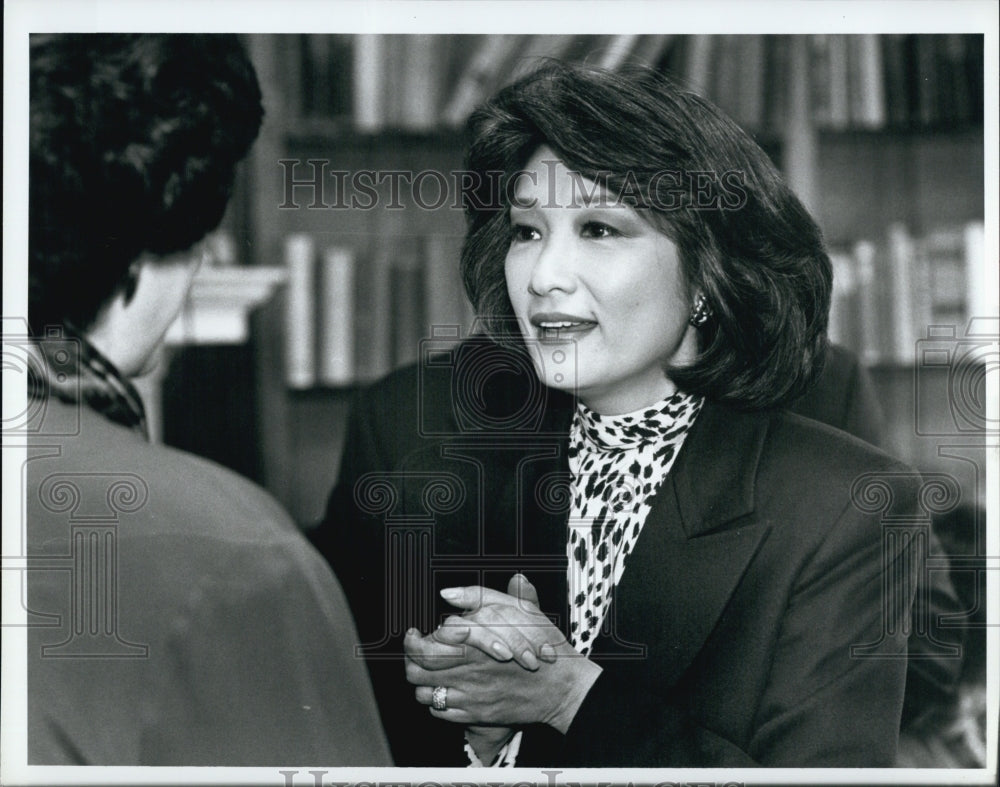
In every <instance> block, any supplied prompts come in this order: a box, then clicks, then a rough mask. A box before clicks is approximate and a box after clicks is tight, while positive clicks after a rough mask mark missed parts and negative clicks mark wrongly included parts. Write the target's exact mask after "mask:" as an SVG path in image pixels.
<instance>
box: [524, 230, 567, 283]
mask: <svg viewBox="0 0 1000 787" xmlns="http://www.w3.org/2000/svg"><path fill="white" fill-rule="evenodd" d="M574 260H575V253H574V250H573V244H572V242H571V241H568V240H560V239H559V238H555V237H552V236H550V237H549V238H547V239H546V240H545V241H544V242H543V243H542V244H541V248H540V249H539V252H538V256H536V257H535V260H534V264H533V265H532V268H531V279H530V280H529V281H528V289H529V290H530V291H531V293H532V294H533V295H548V294H549V293H551V292H556V291H559V292H566V293H570V292H573V290H575V289H576V271H575V263H574Z"/></svg>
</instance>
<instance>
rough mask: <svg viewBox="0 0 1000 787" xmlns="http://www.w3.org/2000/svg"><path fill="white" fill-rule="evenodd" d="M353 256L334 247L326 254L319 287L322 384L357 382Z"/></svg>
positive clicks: (320, 373) (349, 251) (351, 253)
mask: <svg viewBox="0 0 1000 787" xmlns="http://www.w3.org/2000/svg"><path fill="white" fill-rule="evenodd" d="M354 273H355V264H354V254H353V252H351V250H350V249H344V248H338V247H332V248H329V249H327V250H326V251H325V252H324V254H323V269H322V276H321V288H320V303H321V315H320V345H319V346H320V357H319V381H320V382H321V383H323V384H324V385H331V386H338V385H350V384H351V383H352V382H354V378H355V375H354V302H355V298H354V278H355V276H354Z"/></svg>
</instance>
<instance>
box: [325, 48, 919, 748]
mask: <svg viewBox="0 0 1000 787" xmlns="http://www.w3.org/2000/svg"><path fill="white" fill-rule="evenodd" d="M470 130H471V136H472V143H471V148H470V153H469V170H470V171H471V173H472V177H471V182H472V183H473V184H476V185H475V186H474V187H473V188H471V189H470V190H469V191H468V192H467V194H466V195H465V196H466V203H465V204H466V212H467V216H468V219H469V231H468V236H467V240H466V244H465V247H464V249H463V253H462V266H463V272H464V275H465V283H466V288H467V291H468V293H469V295H470V298H471V300H472V302H473V304H474V305H475V306H476V308H477V312H478V314H479V315H480V317H481V319H482V322H483V325H484V326H485V329H486V333H487V334H488V335H489V337H490V338H489V340H484V339H479V340H474V341H467V342H466V343H464V344H463V345H461V346H459V347H458V348H456V349H455V350H453V351H451V352H450V354H448V355H447V356H446V359H447V360H446V361H442V359H441V357H438V356H431V355H428V357H427V359H426V361H425V363H424V364H423V366H422V367H420V368H419V369H418V370H417V371H416V375H417V379H416V380H415V381H414V380H413V375H412V373H411V372H408V371H404V372H402V373H399V374H397V375H396V376H395V377H394V378H390V380H389V381H387V382H384V383H381V384H380V385H379V387H377V388H376V389H375V392H376V394H377V395H378V396H379V400H380V401H382V402H383V403H388V404H389V409H390V410H391V414H387V413H382V414H375V413H374V412H372V410H371V408H369V407H365V405H364V404H363V403H359V405H358V408H357V409H358V412H357V413H356V415H355V421H354V422H353V424H352V427H351V428H352V431H351V433H350V435H349V442H348V447H347V452H346V453H345V458H344V468H343V470H342V474H341V479H340V482H339V483H338V487H337V489H335V490H334V494H333V496H332V498H331V502H330V509H329V511H330V514H329V517H328V522H327V523H326V525H325V526H324V527H323V528H322V529H321V530H320V531H319V532H318V533H317V537H316V541H317V543H319V544H320V545H321V546H322V547H323V548H324V549H325V551H326V554H327V555H328V556H330V557H331V559H333V560H334V564H335V565H336V566H338V573H343V572H347V576H345V577H344V582H345V586H346V588H347V592H348V596H349V598H351V599H352V604H354V605H355V606H354V608H355V614H356V617H358V618H359V619H360V620H361V621H362V622H361V623H360V628H361V633H362V635H363V636H366V635H369V636H370V637H371V639H369V640H366V641H370V642H378V639H377V636H378V634H377V629H378V625H382V626H383V627H384V626H385V622H386V621H387V620H389V619H390V618H389V617H387V613H391V612H392V611H394V610H397V609H398V602H399V600H400V599H402V598H408V597H407V596H404V595H403V593H404V592H405V589H404V590H397V588H398V585H397V584H395V582H394V581H393V580H394V579H395V577H390V578H388V579H387V572H391V571H393V570H394V566H395V563H394V561H398V560H399V555H398V554H397V553H395V552H392V549H393V548H394V545H395V544H398V543H400V542H398V541H394V540H393V539H394V538H395V537H396V536H395V534H394V530H393V528H392V527H391V525H392V523H393V521H395V522H396V523H397V524H398V523H401V522H405V521H406V517H407V515H408V516H410V517H414V518H416V517H417V516H419V515H420V514H423V515H424V516H427V515H428V513H429V514H431V515H432V519H433V529H432V532H431V534H430V538H431V540H432V541H431V548H430V557H429V561H430V568H431V569H432V570H431V572H430V580H429V581H427V582H424V584H422V585H418V586H417V587H415V588H413V589H412V590H411V591H410V592H412V593H416V594H419V593H425V594H426V593H427V592H428V591H434V592H435V593H440V595H441V597H442V598H443V599H444V600H445V601H446V602H448V604H449V605H451V608H452V609H453V608H454V607H458V608H460V609H461V610H462V611H463V614H462V615H461V616H459V615H450V616H449V615H448V613H447V608H448V607H444V608H440V607H439V608H438V609H439V610H440V611H439V613H438V614H439V617H438V620H440V619H442V618H443V624H442V625H441V626H439V627H438V628H437V629H435V630H434V631H432V632H431V633H430V634H427V635H426V636H421V634H420V632H419V631H417V630H415V629H414V628H410V629H409V630H407V631H406V632H405V633H404V634H403V636H402V637H401V644H402V648H403V652H404V653H405V656H406V658H405V667H406V677H407V680H408V681H409V682H410V683H411V684H412V685H413V686H415V697H416V701H417V703H419V704H421V705H423V706H429V710H430V714H431V715H432V716H433V717H434V718H435V719H439V720H443V721H446V722H449V723H451V724H452V726H453V727H454V728H455V730H457V729H461V730H462V731H463V733H464V736H465V740H466V744H467V746H466V753H467V755H468V757H469V761H470V762H471V763H473V764H489V763H496V764H507V765H510V764H516V765H533V764H544V765H558V766H612V765H614V766H744V765H758V764H759V765H770V766H798V767H803V766H888V765H892V764H893V758H894V753H895V746H896V738H897V735H898V727H899V717H900V707H901V701H902V692H903V683H904V675H905V669H906V660H905V655H906V637H905V634H904V633H903V625H902V623H903V620H904V619H905V618H906V616H907V615H908V610H909V600H910V599H911V598H912V592H913V582H914V577H912V576H910V574H909V573H908V572H907V571H906V567H907V561H908V560H909V556H908V550H907V549H906V548H904V547H902V546H900V542H899V541H894V540H891V539H886V540H885V544H883V528H882V527H881V522H880V518H879V514H880V513H881V509H879V510H875V509H876V508H877V506H874V505H873V503H872V499H871V494H870V491H869V488H870V487H871V486H872V485H873V484H874V485H881V486H879V488H880V489H885V490H888V491H886V495H887V496H888V497H889V498H891V500H892V505H891V513H892V514H893V515H898V514H903V515H906V514H907V513H908V512H909V511H910V509H911V508H912V507H913V504H914V489H913V485H914V484H915V483H916V478H915V476H913V475H911V474H909V473H908V472H907V471H906V469H905V468H903V467H901V466H900V465H898V464H897V463H895V462H894V461H893V460H891V459H890V458H888V457H886V456H885V455H883V454H881V453H880V452H878V451H876V450H875V449H873V448H872V447H871V446H869V445H867V444H865V443H862V442H861V441H858V440H854V439H852V438H850V437H848V436H847V435H845V434H843V433H841V432H838V431H837V430H834V429H830V428H827V427H824V426H821V425H819V424H817V423H815V422H812V421H809V420H807V419H804V418H800V417H797V416H793V415H791V414H789V413H788V412H787V411H786V410H785V409H784V407H785V406H786V405H787V404H788V403H790V402H791V401H792V400H793V399H794V398H795V397H796V396H797V395H799V394H800V393H801V392H802V391H804V390H805V389H806V388H807V386H808V385H809V384H810V382H811V380H812V379H813V378H814V377H815V376H816V374H817V372H818V370H819V368H820V366H821V363H822V359H823V353H824V346H825V328H826V320H827V311H828V308H829V297H830V287H831V273H830V263H829V260H828V259H827V256H826V253H825V251H824V248H823V242H822V239H821V235H820V232H819V230H818V228H817V226H816V224H815V223H814V222H813V221H812V219H811V218H810V217H809V215H808V213H807V212H806V210H805V209H804V208H803V207H802V205H801V203H800V202H799V201H798V200H797V199H796V197H795V196H794V195H793V194H792V193H791V191H790V190H789V189H788V188H787V187H786V186H785V185H784V184H783V182H782V181H781V179H780V177H779V176H778V174H777V173H776V171H775V170H774V168H773V166H772V165H771V164H770V162H769V161H768V159H767V158H766V156H765V155H764V153H763V152H762V151H761V150H760V149H759V148H758V147H757V146H756V145H755V144H754V143H753V141H752V140H751V139H750V138H749V137H748V136H747V135H746V134H745V133H744V132H742V131H741V130H740V129H739V128H738V127H737V126H736V125H734V124H733V123H732V122H731V121H730V120H728V119H727V118H725V117H724V116H723V115H722V114H721V113H719V112H718V110H716V109H715V108H714V107H712V106H711V105H710V104H709V103H708V102H706V101H704V100H703V99H701V98H699V97H698V96H696V95H694V94H692V93H689V92H685V91H682V90H679V89H677V88H676V87H674V86H673V85H671V84H670V83H669V82H668V81H666V80H665V79H664V78H662V77H660V76H658V75H656V74H653V73H651V72H638V73H630V74H624V75H616V74H613V73H609V72H605V71H602V70H599V69H592V68H587V67H582V66H570V65H562V64H558V63H553V64H550V65H547V66H546V67H544V68H542V69H541V70H539V71H537V72H536V73H534V74H532V75H529V76H528V77H525V78H524V79H522V80H521V81H519V82H517V83H515V84H514V85H512V86H510V87H508V88H506V89H505V90H503V91H502V92H501V93H500V94H499V95H497V96H496V97H495V98H493V99H492V100H491V101H489V102H488V103H487V104H486V105H485V106H484V107H483V108H481V109H480V110H479V111H477V112H476V113H475V115H474V116H473V118H472V119H471V122H470ZM498 173H499V174H500V177H499V178H497V177H494V176H493V175H495V174H498ZM442 366H443V367H445V369H446V370H447V373H446V374H444V375H443V374H442V372H441V371H440V367H442ZM526 369H528V370H530V373H531V374H533V375H534V377H535V378H536V379H534V380H532V379H529V378H528V375H527V374H526V373H525V370H526ZM537 381H540V382H541V383H542V384H543V386H544V387H543V388H541V389H539V388H538V387H537V386H536V385H535V383H537ZM414 389H415V393H416V396H415V397H413V398H414V399H415V405H416V407H415V411H414V408H413V406H410V407H409V408H408V407H407V403H408V401H413V400H412V399H411V398H410V397H411V396H412V393H411V392H412V391H413V390H414ZM449 398H450V402H449V401H448V399H449ZM435 407H437V408H438V409H440V410H445V411H446V413H445V414H432V415H429V413H433V410H434V408H435ZM470 413H473V414H477V415H478V420H477V418H470V417H469V414H470ZM523 413H529V414H532V417H531V418H520V414H523ZM535 413H537V417H534V414H535ZM514 415H518V418H514ZM411 419H412V421H413V422H414V423H410V420H411ZM449 428H450V429H451V431H450V432H449ZM386 470H389V471H391V472H390V473H385V471H386ZM380 471H381V472H380ZM393 474H396V475H398V477H399V479H400V480H399V486H398V495H397V497H396V498H394V499H393V501H392V504H391V505H389V504H386V505H385V506H383V507H382V508H379V507H378V506H377V505H374V504H373V497H372V485H373V483H374V481H376V480H380V481H382V482H383V483H384V482H386V480H387V479H389V478H391V477H392V476H393ZM421 474H423V475H421ZM424 476H426V477H436V478H437V479H438V481H439V483H442V484H443V483H444V482H445V481H446V479H453V480H454V482H455V486H456V487H457V489H458V491H457V492H456V493H455V494H454V495H453V496H452V497H451V498H450V499H449V502H448V503H447V504H444V503H439V504H437V506H436V508H435V506H434V505H433V504H432V503H433V501H431V502H429V500H430V496H429V495H428V494H426V490H423V491H421V489H420V484H419V479H420V478H422V477H424ZM351 506H353V507H354V510H355V512H356V514H355V517H354V521H353V522H351V519H350V518H348V520H347V521H349V522H351V525H350V527H349V531H350V532H347V530H344V529H341V530H339V531H338V530H337V528H336V526H335V524H334V523H335V522H336V517H337V516H338V512H339V515H340V516H342V515H343V511H344V510H349V509H350V508H351ZM429 509H430V510H429ZM887 512H888V509H887ZM380 515H384V521H383V520H382V519H381V518H380ZM342 521H343V520H342ZM365 553H368V554H369V555H371V557H370V559H368V560H367V561H362V562H355V566H354V568H353V569H352V568H350V567H348V566H347V565H345V563H346V561H343V560H341V561H337V559H336V558H335V557H332V556H333V555H335V554H341V555H350V556H351V558H352V561H355V558H356V556H357V555H359V554H365ZM501 554H502V555H503V558H504V559H500V557H499V555H501ZM341 567H342V568H343V572H341V570H340V569H341ZM504 569H513V570H514V571H517V572H519V573H518V574H517V575H515V577H514V578H513V579H511V580H510V582H509V583H506V579H507V577H509V576H510V573H512V572H510V571H507V572H506V573H505V572H504ZM467 577H474V580H473V581H467V579H466V578H467ZM529 580H530V581H529ZM505 583H506V584H505ZM428 585H429V586H430V587H428ZM382 588H386V590H382ZM393 593H397V597H396V598H393V597H392V594H393ZM411 604H412V601H411ZM396 614H398V613H396ZM429 618H430V616H425V617H420V616H419V615H417V616H412V617H411V618H410V619H409V622H410V623H412V624H414V625H415V626H417V627H419V628H424V627H425V625H426V622H427V621H428V619H429ZM373 619H374V620H375V621H376V625H375V626H374V627H371V626H366V624H365V622H364V621H366V620H367V621H369V623H371V622H372V620H373ZM431 619H432V618H431ZM425 630H426V628H425ZM382 634H383V639H382V643H383V644H382V648H383V653H387V652H390V651H391V650H392V647H393V646H395V643H396V641H397V640H395V639H394V638H393V637H394V635H395V634H396V632H395V631H383V632H382ZM376 650H377V649H376ZM372 663H373V664H374V661H373V662H372ZM393 669H395V670H397V671H398V670H399V664H398V660H397V661H396V662H388V663H387V665H386V666H385V667H384V668H382V670H381V672H377V673H375V675H374V679H375V687H376V694H377V695H378V696H379V699H380V702H381V704H382V712H383V718H385V719H388V718H391V717H395V718H398V719H400V720H401V721H400V723H399V724H395V725H394V724H390V722H388V721H387V726H388V732H389V735H390V744H391V745H392V746H393V748H394V752H395V753H396V757H397V761H398V762H401V763H405V762H408V761H412V762H414V763H415V764H416V763H428V762H438V763H441V762H446V761H447V758H448V756H449V755H448V751H449V749H447V748H446V747H451V748H450V751H457V750H458V749H459V748H460V746H459V743H457V742H456V737H457V736H456V731H455V730H453V731H448V730H446V729H440V728H434V727H433V726H432V725H429V724H426V723H424V727H423V728H422V733H423V734H422V736H421V737H422V743H421V744H414V742H413V740H412V738H413V730H414V729H415V727H414V726H413V725H415V724H419V723H421V722H419V721H417V720H416V719H417V718H418V717H417V716H415V715H413V713H412V710H410V709H407V708H406V707H405V703H404V701H403V697H404V691H405V689H403V688H402V687H401V686H400V685H399V679H398V677H396V676H393V675H392V674H391V671H392V670H393ZM407 725H410V726H409V728H407ZM431 735H439V736H440V739H439V740H435V739H433V738H431V737H430V736H431ZM428 741H430V742H428ZM449 741H450V742H449Z"/></svg>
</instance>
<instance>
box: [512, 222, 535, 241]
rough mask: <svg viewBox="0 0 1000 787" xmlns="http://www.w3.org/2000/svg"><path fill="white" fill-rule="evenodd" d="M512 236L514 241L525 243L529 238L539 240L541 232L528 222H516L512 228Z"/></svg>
mask: <svg viewBox="0 0 1000 787" xmlns="http://www.w3.org/2000/svg"><path fill="white" fill-rule="evenodd" d="M510 237H511V240H512V241H515V242H517V243H523V242H525V241H529V240H538V239H539V238H540V237H541V234H540V233H539V232H538V230H536V229H535V228H534V227H530V226H528V225H527V224H515V225H513V226H512V227H511V228H510Z"/></svg>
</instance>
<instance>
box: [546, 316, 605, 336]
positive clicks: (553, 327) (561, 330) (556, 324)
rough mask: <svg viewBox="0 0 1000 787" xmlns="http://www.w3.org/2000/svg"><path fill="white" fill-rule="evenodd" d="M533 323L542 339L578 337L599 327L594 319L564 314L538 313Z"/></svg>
mask: <svg viewBox="0 0 1000 787" xmlns="http://www.w3.org/2000/svg"><path fill="white" fill-rule="evenodd" d="M531 324H532V325H533V326H535V328H536V329H537V330H538V338H539V339H540V340H542V341H545V340H548V341H560V340H568V339H571V338H578V337H579V336H580V335H582V334H584V333H587V332H588V331H591V330H593V329H594V328H595V327H597V323H596V322H594V321H593V320H587V319H584V318H583V317H576V316H573V315H564V314H536V315H534V316H532V318H531Z"/></svg>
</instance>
